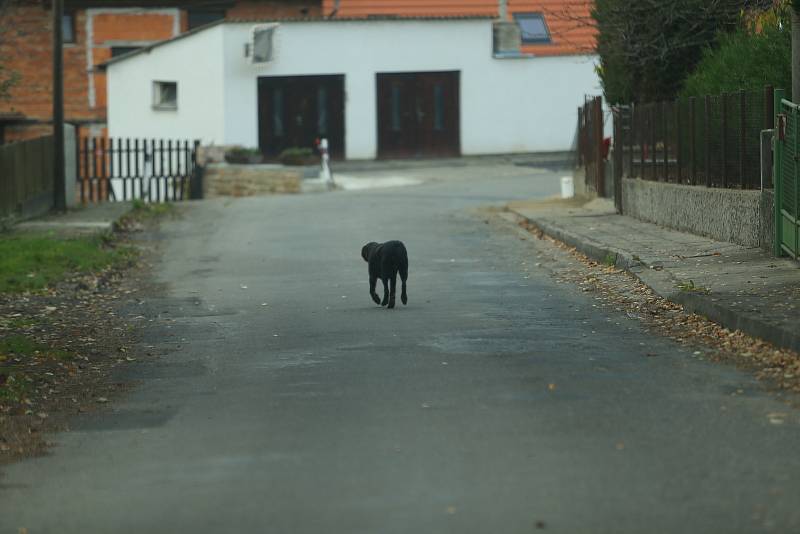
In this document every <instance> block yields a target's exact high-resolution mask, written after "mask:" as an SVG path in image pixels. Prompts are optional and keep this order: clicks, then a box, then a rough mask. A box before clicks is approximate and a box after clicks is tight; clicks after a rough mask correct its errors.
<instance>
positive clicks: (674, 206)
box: [622, 178, 774, 251]
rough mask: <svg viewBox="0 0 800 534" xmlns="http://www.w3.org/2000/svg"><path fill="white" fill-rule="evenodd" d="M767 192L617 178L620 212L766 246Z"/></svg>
mask: <svg viewBox="0 0 800 534" xmlns="http://www.w3.org/2000/svg"><path fill="white" fill-rule="evenodd" d="M771 199H772V197H771V195H770V193H769V192H764V193H763V194H762V192H761V191H740V190H736V189H716V188H708V187H702V186H689V185H678V184H666V183H663V182H651V181H647V180H640V179H636V178H625V179H623V181H622V209H623V212H624V214H625V215H630V216H631V217H636V218H637V219H641V220H644V221H648V222H652V223H656V224H660V225H662V226H667V227H669V228H674V229H675V230H680V231H684V232H690V233H694V234H698V235H704V236H708V237H711V238H713V239H717V240H719V241H727V242H729V243H737V244H739V245H743V246H746V247H761V248H763V249H765V250H769V251H771V250H772V239H773V237H772V236H773V235H774V228H772V226H773V225H772V222H771V221H772V220H773V214H772V207H771Z"/></svg>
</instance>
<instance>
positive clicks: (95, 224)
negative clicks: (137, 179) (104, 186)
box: [13, 202, 132, 235]
mask: <svg viewBox="0 0 800 534" xmlns="http://www.w3.org/2000/svg"><path fill="white" fill-rule="evenodd" d="M131 208H132V204H131V203H130V202H103V203H100V204H90V205H88V206H84V207H81V208H77V209H72V210H68V211H66V212H64V213H50V214H48V215H45V216H44V217H40V218H38V219H34V220H30V221H24V222H21V223H19V224H17V225H15V226H14V227H13V231H15V232H56V233H58V234H60V235H96V234H102V233H105V232H109V231H111V230H112V229H113V227H114V223H115V222H116V221H117V220H119V218H120V217H122V216H123V215H125V214H126V213H127V212H129V211H130V210H131Z"/></svg>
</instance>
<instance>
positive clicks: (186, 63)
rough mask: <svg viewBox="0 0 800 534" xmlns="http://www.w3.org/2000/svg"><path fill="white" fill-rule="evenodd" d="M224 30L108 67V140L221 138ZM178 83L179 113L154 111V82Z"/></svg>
mask: <svg viewBox="0 0 800 534" xmlns="http://www.w3.org/2000/svg"><path fill="white" fill-rule="evenodd" d="M223 34H224V31H223V27H222V26H215V27H212V28H209V29H208V30H206V31H203V32H199V33H196V34H192V35H189V36H187V37H185V38H182V39H178V40H176V41H173V42H170V43H169V44H168V45H164V46H159V47H157V48H154V49H153V50H152V51H150V52H145V53H142V54H138V55H135V56H133V57H131V58H129V59H126V60H124V61H121V62H119V63H112V64H110V65H109V66H108V72H107V74H108V76H107V80H108V130H109V135H110V136H111V137H146V138H158V139H167V138H172V139H201V140H202V142H203V143H204V144H211V143H214V144H221V143H223V142H224V141H225V138H224V123H225V119H224V114H225V102H224V99H223V85H224V76H223V56H222V53H223ZM154 81H175V82H178V109H177V110H159V109H154V108H153V82H154Z"/></svg>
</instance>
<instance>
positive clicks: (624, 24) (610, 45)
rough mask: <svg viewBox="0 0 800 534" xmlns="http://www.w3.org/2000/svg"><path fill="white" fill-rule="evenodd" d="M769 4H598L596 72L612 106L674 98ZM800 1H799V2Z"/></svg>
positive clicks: (624, 0)
mask: <svg viewBox="0 0 800 534" xmlns="http://www.w3.org/2000/svg"><path fill="white" fill-rule="evenodd" d="M772 1H773V0H744V1H742V0H669V1H665V0H637V1H636V2H631V1H630V0H597V1H596V2H595V7H594V9H593V11H592V18H593V20H594V22H595V25H596V28H597V32H598V37H597V52H598V54H599V56H600V65H599V67H598V73H599V75H600V80H601V82H602V84H603V90H604V93H605V96H606V100H607V101H609V102H610V103H612V104H616V103H627V102H634V101H639V102H646V101H655V100H666V99H670V98H674V97H675V96H676V95H677V94H678V92H679V91H680V89H681V88H682V87H683V84H684V80H685V79H686V78H687V76H688V75H689V73H690V72H692V70H693V69H694V68H695V66H696V65H697V64H698V62H699V61H700V60H701V58H702V57H703V50H704V49H706V48H708V47H714V46H716V45H717V43H718V42H719V39H720V36H721V35H724V34H726V33H729V32H732V31H735V30H736V29H737V28H739V27H740V24H741V20H742V15H743V13H746V12H748V11H750V10H751V9H760V8H762V7H764V6H765V4H767V5H768V4H771V3H772ZM798 1H800V0H798Z"/></svg>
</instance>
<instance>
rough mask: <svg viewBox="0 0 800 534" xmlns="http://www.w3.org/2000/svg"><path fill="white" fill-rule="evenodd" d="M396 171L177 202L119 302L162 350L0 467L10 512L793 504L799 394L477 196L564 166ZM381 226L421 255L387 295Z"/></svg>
mask: <svg viewBox="0 0 800 534" xmlns="http://www.w3.org/2000/svg"><path fill="white" fill-rule="evenodd" d="M348 174H350V175H353V176H355V177H356V178H358V176H359V174H358V173H348ZM389 174H391V175H393V176H397V175H402V176H403V177H405V178H408V179H412V180H418V181H419V182H420V183H419V184H417V185H409V186H406V187H392V188H378V189H364V190H357V191H348V192H335V193H324V194H308V195H298V196H276V197H264V198H250V199H239V200H232V199H227V200H226V199H219V200H215V201H207V202H201V203H197V204H191V205H188V206H186V209H185V216H184V217H183V218H182V219H181V220H177V221H173V222H168V223H166V224H165V225H164V227H163V229H162V232H161V236H160V237H161V239H162V244H163V250H164V254H163V258H162V259H161V261H160V262H159V263H158V265H157V266H156V268H155V269H156V276H157V280H158V283H159V284H161V285H160V286H159V287H161V289H160V290H159V292H158V293H157V294H155V295H153V297H152V298H151V299H148V300H146V302H144V303H141V304H138V303H136V302H131V303H129V304H128V305H127V306H128V307H127V308H126V309H125V310H123V313H125V314H126V315H127V316H128V317H130V318H131V320H134V319H133V317H135V316H137V315H143V316H145V317H146V319H152V320H153V321H152V322H150V321H148V320H144V321H141V320H140V322H144V323H146V324H148V325H150V326H149V327H147V329H146V331H145V339H144V340H143V344H144V345H146V346H151V347H152V348H150V349H148V350H150V351H152V352H154V353H156V354H159V355H160V357H159V358H157V359H156V360H155V361H151V362H147V363H139V364H135V365H132V366H130V367H128V368H127V369H128V371H127V373H126V375H125V376H124V377H122V378H125V379H130V380H137V381H139V382H140V384H139V386H138V387H137V388H136V389H135V390H134V391H133V392H132V393H131V394H130V395H129V396H127V397H126V398H125V399H124V400H123V401H122V402H120V403H118V404H117V405H116V406H114V407H113V408H112V409H111V410H109V411H108V412H106V413H102V414H96V415H92V416H86V417H82V418H79V419H76V421H75V423H74V426H73V429H72V431H71V432H68V433H64V434H60V435H58V436H55V437H54V439H55V441H57V442H58V446H57V447H55V448H54V450H53V453H52V454H51V455H50V456H47V457H43V458H38V459H33V460H29V461H25V462H22V463H19V464H16V465H13V466H10V467H8V468H7V469H6V470H5V473H4V476H3V478H2V479H0V531H2V532H13V533H16V532H22V531H21V530H19V529H21V528H26V529H27V532H29V533H30V534H34V533H44V532H57V533H72V532H75V533H78V532H80V533H89V532H118V533H142V532H149V533H154V532H159V533H160V532H164V533H176V532H191V533H204V532H209V533H212V532H213V533H219V532H271V533H272V532H274V533H293V534H300V533H309V534H310V533H342V534H345V533H346V534H354V533H398V534H400V533H403V534H405V533H409V532H418V533H440V532H453V533H459V534H464V533H476V534H486V533H530V532H536V531H540V530H545V531H547V532H563V533H584V532H585V533H614V534H619V533H644V532H646V533H659V532H664V533H668V532H680V533H695V532H696V533H703V534H707V533H712V532H719V533H724V534H731V533H736V532H743V533H744V532H761V531H764V532H795V531H798V529H800V506H798V505H799V504H800V457H798V454H797V444H798V443H800V426H798V412H797V410H795V409H793V408H791V407H788V406H786V405H785V404H784V403H782V402H779V401H778V400H776V399H775V398H774V397H772V396H771V395H770V394H768V393H766V392H764V391H763V390H762V389H761V387H760V386H759V385H758V384H757V383H756V382H755V381H754V380H753V379H752V378H751V377H750V376H749V375H747V374H744V373H741V372H738V371H736V370H735V369H732V368H730V367H726V366H722V365H714V364H711V363H707V362H702V361H698V360H696V359H694V358H691V352H690V351H687V350H685V349H684V348H682V347H681V346H679V345H677V344H676V343H674V342H672V341H670V340H666V339H661V338H658V337H654V336H653V334H651V333H648V332H646V331H644V330H643V328H642V326H641V325H640V323H638V322H636V321H634V320H631V319H629V318H627V317H626V316H625V315H624V314H623V313H615V312H607V311H603V310H601V309H599V308H597V307H594V306H593V304H594V301H593V298H592V296H590V295H587V294H585V293H582V292H580V291H579V290H578V288H576V287H573V286H570V285H568V284H558V283H556V282H555V281H554V280H553V279H552V277H551V276H550V275H549V274H548V272H547V270H545V269H538V270H533V271H532V274H528V273H525V272H524V270H523V262H527V264H530V262H531V261H532V258H533V256H534V252H535V248H536V247H540V246H546V245H544V244H537V243H535V242H529V241H521V240H520V238H519V236H518V234H516V233H515V232H514V231H513V230H512V229H510V228H505V227H502V226H498V225H496V224H487V222H485V217H484V216H482V215H481V214H480V213H476V212H475V211H473V209H474V208H476V207H479V206H487V205H500V204H502V203H504V202H505V201H507V200H511V199H516V198H531V197H537V196H538V197H544V196H547V195H552V194H555V193H556V192H557V191H558V188H559V183H558V179H559V177H560V176H562V175H563V173H558V172H555V173H554V172H550V171H545V170H536V169H532V168H524V167H515V166H512V165H484V166H481V165H472V166H468V167H463V168H457V169H448V168H438V169H424V168H415V169H408V170H403V171H397V170H393V171H388V172H387V174H386V175H389ZM368 175H369V176H368V177H369V178H371V179H378V178H379V177H380V176H381V175H382V173H381V172H377V171H375V172H371V173H368ZM365 176H366V175H365ZM388 239H402V240H404V241H405V242H406V245H407V247H408V251H409V257H410V265H411V266H410V276H409V305H408V306H407V307H403V306H399V308H398V309H395V310H393V311H388V310H386V309H383V308H380V307H378V306H375V305H374V304H373V303H372V301H371V300H370V298H369V295H368V287H367V271H366V264H365V263H364V262H363V261H362V260H361V258H360V257H359V251H360V248H361V246H362V245H363V244H364V243H365V242H367V241H372V240H376V241H384V240H388ZM648 353H657V354H659V357H658V358H651V357H646V354H648ZM738 390H742V392H743V393H742V394H736V393H737V392H738ZM774 412H782V413H785V414H786V415H785V424H783V425H779V426H777V425H773V424H771V423H770V421H769V418H768V417H767V414H770V413H774Z"/></svg>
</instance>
